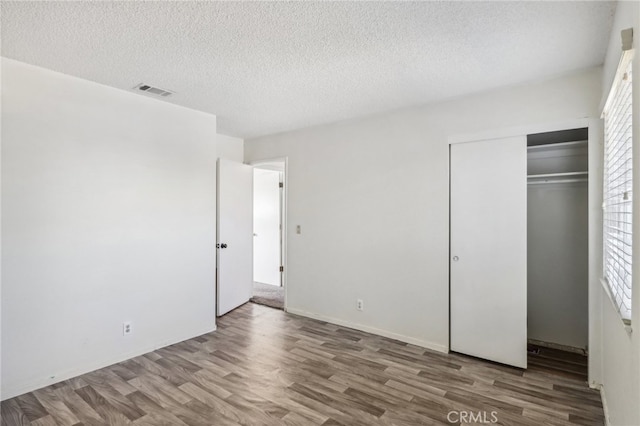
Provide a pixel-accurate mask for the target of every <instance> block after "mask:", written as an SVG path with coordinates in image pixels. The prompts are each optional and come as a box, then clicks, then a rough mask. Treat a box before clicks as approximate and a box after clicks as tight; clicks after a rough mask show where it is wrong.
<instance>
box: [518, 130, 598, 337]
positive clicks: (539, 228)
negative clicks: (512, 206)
mask: <svg viewBox="0 0 640 426" xmlns="http://www.w3.org/2000/svg"><path fill="white" fill-rule="evenodd" d="M545 135H546V136H545V137H544V138H538V139H536V138H535V137H533V136H537V135H530V136H529V142H528V145H529V146H528V150H527V151H528V153H527V163H528V170H527V173H528V185H527V188H528V191H527V192H528V194H527V198H528V200H527V215H528V217H527V250H528V253H527V305H528V309H527V314H528V330H527V332H528V338H529V339H533V340H537V341H542V342H548V343H554V344H559V345H563V346H570V347H574V348H583V349H584V348H587V345H588V299H587V296H588V192H587V191H588V185H587V178H588V175H587V173H586V172H587V169H588V157H587V141H586V140H582V141H576V140H569V141H567V140H566V139H576V137H577V136H582V135H584V132H575V134H574V136H573V137H571V136H570V135H568V134H567V133H566V132H554V133H550V134H545ZM554 140H557V141H560V142H556V143H548V142H553V141H554ZM536 141H537V142H538V143H541V144H538V145H533V146H532V144H535V143H536ZM541 141H542V142H544V143H542V142H541Z"/></svg>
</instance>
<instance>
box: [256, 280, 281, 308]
mask: <svg viewBox="0 0 640 426" xmlns="http://www.w3.org/2000/svg"><path fill="white" fill-rule="evenodd" d="M251 301H252V302H253V303H257V304H259V305H265V306H270V307H272V308H276V309H284V288H283V287H279V286H275V285H269V284H262V283H256V282H254V283H253V297H251Z"/></svg>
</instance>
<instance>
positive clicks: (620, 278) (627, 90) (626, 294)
mask: <svg viewBox="0 0 640 426" xmlns="http://www.w3.org/2000/svg"><path fill="white" fill-rule="evenodd" d="M631 67H632V61H631V51H630V50H629V51H627V52H625V54H624V55H623V57H622V60H621V62H620V66H619V68H618V72H617V73H616V77H615V80H614V83H613V87H612V89H611V93H610V94H609V97H608V99H607V103H606V106H605V110H604V113H603V116H604V185H603V215H604V216H603V234H604V235H603V243H604V247H603V252H604V265H603V270H604V280H605V282H606V284H607V287H608V290H609V295H610V296H611V300H612V301H613V303H614V304H615V306H616V307H617V308H618V311H619V312H620V315H621V316H622V319H623V321H625V322H626V323H630V321H631V288H632V286H631V283H632V281H631V267H632V244H631V239H632V230H631V225H632V202H633V201H632V198H633V197H632V194H633V192H632V182H633V179H632V177H633V167H632V165H633V164H632V134H631V130H632V120H633V116H632V96H631V93H632V90H631V85H632V81H631V80H632V72H631V71H632V69H631Z"/></svg>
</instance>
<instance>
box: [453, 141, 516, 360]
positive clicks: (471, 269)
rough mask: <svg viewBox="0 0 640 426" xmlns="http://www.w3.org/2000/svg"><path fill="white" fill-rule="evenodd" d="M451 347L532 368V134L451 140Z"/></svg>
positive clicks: (456, 350)
mask: <svg viewBox="0 0 640 426" xmlns="http://www.w3.org/2000/svg"><path fill="white" fill-rule="evenodd" d="M450 264H451V325H450V327H451V350H452V351H455V352H460V353H464V354H468V355H473V356H476V357H479V358H484V359H488V360H491V361H496V362H500V363H503V364H509V365H513V366H516V367H521V368H526V366H527V142H526V137H525V136H522V137H511V138H503V139H495V140H484V141H478V142H470V143H461V144H453V145H451V259H450Z"/></svg>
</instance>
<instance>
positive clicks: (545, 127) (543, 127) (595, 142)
mask: <svg viewBox="0 0 640 426" xmlns="http://www.w3.org/2000/svg"><path fill="white" fill-rule="evenodd" d="M582 127H586V128H588V129H589V136H588V144H589V148H588V152H589V178H588V179H589V182H588V187H589V190H588V191H589V292H588V299H589V302H588V304H589V310H588V321H589V339H588V345H589V346H588V348H589V358H588V363H589V368H588V381H589V386H591V387H597V386H598V384H599V383H602V366H601V365H599V362H600V360H601V359H602V355H601V351H602V348H601V343H602V340H601V339H602V334H601V329H600V325H601V323H602V311H601V306H602V297H601V296H602V289H601V287H602V285H601V283H600V277H601V276H602V262H601V259H602V232H600V231H601V224H602V208H601V206H602V167H601V163H602V141H603V140H602V134H603V126H602V120H600V117H596V116H588V117H585V118H576V119H568V120H559V121H549V122H541V123H534V124H528V125H522V126H513V127H496V128H493V129H489V130H482V131H475V132H468V133H455V134H451V135H449V136H448V137H447V142H448V145H449V146H451V145H452V144H457V143H465V142H473V141H481V140H486V139H499V138H505V137H510V136H519V135H529V134H534V133H545V132H554V131H560V130H567V129H577V128H582ZM448 155H449V162H448V170H447V172H448V176H451V150H450V149H449V153H448ZM447 190H448V194H449V199H450V198H451V185H449V188H448V189H447ZM447 208H448V209H449V211H448V214H449V229H450V228H451V209H450V205H447ZM448 239H449V250H448V251H449V260H450V259H451V235H450V234H449V237H448ZM448 272H449V327H448V328H447V332H448V347H447V350H448V351H450V350H451V270H450V269H449V270H448Z"/></svg>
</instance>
